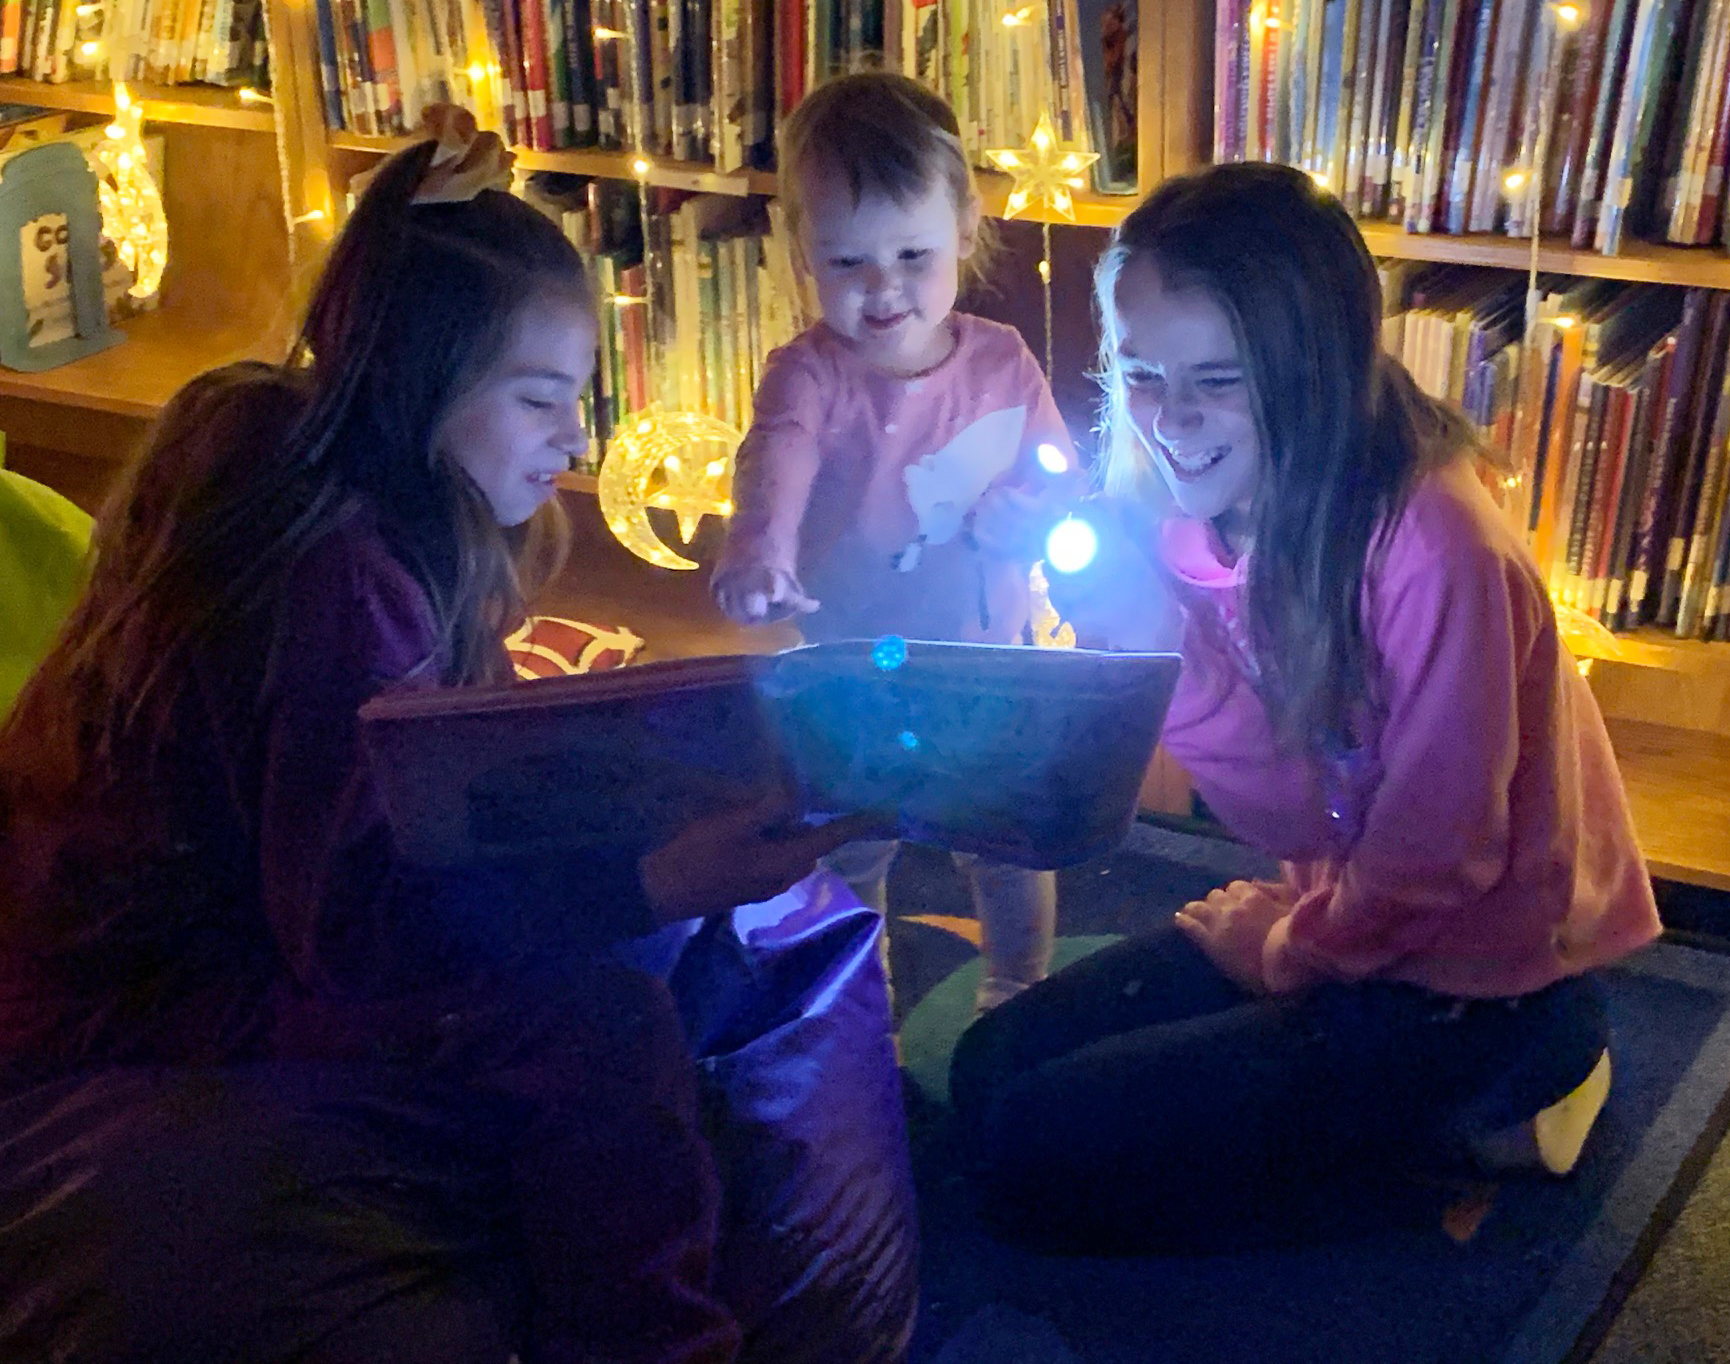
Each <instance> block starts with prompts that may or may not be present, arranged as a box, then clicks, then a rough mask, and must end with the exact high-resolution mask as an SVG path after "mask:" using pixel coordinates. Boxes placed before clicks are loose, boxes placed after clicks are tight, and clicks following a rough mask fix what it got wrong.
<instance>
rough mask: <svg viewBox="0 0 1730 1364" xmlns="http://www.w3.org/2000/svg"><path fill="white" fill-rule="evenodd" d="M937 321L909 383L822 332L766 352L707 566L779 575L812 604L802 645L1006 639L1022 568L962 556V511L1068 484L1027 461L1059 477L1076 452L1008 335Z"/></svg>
mask: <svg viewBox="0 0 1730 1364" xmlns="http://www.w3.org/2000/svg"><path fill="white" fill-rule="evenodd" d="M949 320H950V323H951V325H952V326H953V327H954V329H955V338H956V344H955V349H954V350H953V351H952V352H951V353H950V355H949V357H948V358H947V359H946V360H944V361H943V362H942V363H941V364H939V365H937V366H936V367H935V368H933V369H930V370H927V371H926V372H925V373H923V374H920V375H915V376H912V377H907V378H902V377H900V376H897V375H892V374H885V373H883V372H881V371H879V370H876V369H874V368H872V367H871V366H870V365H868V364H866V363H864V362H863V361H862V360H861V359H860V358H859V356H858V355H857V354H856V353H855V352H854V350H853V349H852V348H851V347H850V346H849V345H848V344H847V342H846V341H845V340H844V339H843V338H842V337H840V336H838V335H836V334H835V333H834V332H833V331H831V330H830V329H829V328H828V327H826V326H824V325H823V324H822V323H818V324H817V325H816V326H814V327H810V328H808V329H807V330H806V331H804V332H802V333H801V334H800V335H799V336H797V337H795V338H794V339H793V340H792V341H790V342H788V343H787V344H786V345H785V346H782V347H780V348H779V349H777V350H776V351H775V352H774V353H773V354H772V355H771V356H770V357H769V363H768V366H767V369H766V370H765V372H764V375H763V380H762V382H761V384H760V385H759V386H758V389H757V395H756V399H755V403H754V409H755V417H754V419H753V421H752V423H751V429H750V431H749V432H748V433H747V434H746V436H745V440H744V443H743V444H742V445H741V446H740V447H739V455H738V462H737V472H736V474H735V476H734V482H733V502H734V511H733V515H732V517H731V519H730V520H729V523H728V530H727V546H726V549H725V550H724V551H723V552H722V555H721V561H720V564H719V565H718V571H726V570H727V569H729V568H731V567H733V566H736V565H740V564H743V563H749V562H757V563H762V564H766V565H768V566H770V567H773V568H779V569H782V570H784V571H786V572H788V573H791V574H792V575H793V576H794V577H796V578H797V579H798V580H799V581H800V583H801V584H802V586H803V587H804V589H805V591H806V592H807V593H808V594H809V595H810V596H812V597H815V598H816V599H817V600H818V601H819V602H821V603H822V609H821V610H819V611H818V612H816V614H814V615H812V616H807V617H805V618H804V619H802V620H801V621H800V626H801V628H802V629H803V631H804V633H805V635H806V637H807V638H808V639H811V640H829V639H845V638H873V637H875V636H877V635H881V634H891V633H893V634H901V635H906V636H907V637H909V638H913V639H943V640H970V641H980V642H986V643H1000V644H1001V643H1012V642H1014V641H1015V640H1017V639H1018V638H1019V637H1020V634H1021V629H1022V626H1023V625H1024V624H1025V623H1026V620H1027V610H1028V603H1027V575H1028V568H1029V567H1030V566H1029V565H1028V564H1024V563H1022V564H1018V563H1013V562H1011V561H1009V560H1006V559H995V558H990V557H987V556H984V555H981V554H980V553H979V551H977V550H975V549H973V548H971V547H970V545H969V544H968V543H967V538H966V534H965V527H964V522H965V518H966V516H967V514H968V513H969V512H971V511H972V509H973V506H974V505H975V503H977V501H978V499H979V498H980V496H981V495H982V494H983V493H984V492H985V491H986V490H987V488H989V487H994V486H998V485H1003V484H1012V485H1014V486H1017V487H1022V488H1028V489H1040V488H1047V489H1050V490H1051V492H1052V494H1053V495H1054V496H1056V495H1057V494H1058V493H1059V492H1061V491H1064V490H1068V489H1073V488H1074V487H1076V486H1077V482H1078V480H1077V479H1076V478H1075V477H1074V476H1071V477H1070V478H1061V477H1059V478H1055V479H1054V478H1053V477H1052V476H1051V475H1049V474H1045V473H1043V472H1041V471H1040V468H1039V464H1038V461H1037V457H1036V453H1035V452H1036V451H1037V449H1038V447H1039V446H1040V445H1041V444H1046V443H1049V444H1051V445H1055V446H1057V447H1058V449H1059V450H1060V451H1061V452H1062V453H1063V455H1064V457H1065V459H1067V460H1068V462H1069V466H1070V469H1071V470H1074V469H1075V467H1076V459H1075V450H1074V448H1073V446H1072V445H1071V442H1070V439H1069V432H1068V431H1067V430H1066V429H1065V428H1064V425H1063V419H1062V418H1061V417H1060V416H1059V415H1058V412H1057V406H1056V404H1055V403H1054V402H1053V401H1052V398H1051V389H1050V387H1049V386H1048V385H1047V384H1046V382H1045V376H1044V374H1043V373H1041V372H1040V368H1039V364H1038V362H1037V361H1035V360H1034V358H1033V355H1032V353H1031V352H1029V350H1028V349H1027V345H1026V343H1025V342H1024V341H1022V339H1021V334H1020V333H1019V332H1017V331H1016V330H1015V329H1014V328H1012V327H1006V326H1004V325H1003V324H1001V323H998V322H991V321H988V320H986V319H985V318H981V317H973V316H970V315H968V314H966V313H953V314H951V315H950V319H949ZM921 537H923V539H922V540H921ZM915 542H919V543H917V546H916V548H911V552H909V550H910V547H914V546H915ZM898 562H899V563H900V565H901V567H899V568H898V567H897V563H898ZM982 596H983V598H984V602H983V606H984V609H983V610H982V609H981V597H982Z"/></svg>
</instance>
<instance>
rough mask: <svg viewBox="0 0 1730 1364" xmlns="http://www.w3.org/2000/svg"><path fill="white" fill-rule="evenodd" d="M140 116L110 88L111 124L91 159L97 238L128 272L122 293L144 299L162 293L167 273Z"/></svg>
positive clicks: (164, 220)
mask: <svg viewBox="0 0 1730 1364" xmlns="http://www.w3.org/2000/svg"><path fill="white" fill-rule="evenodd" d="M143 127H144V110H143V108H142V107H141V106H140V105H139V104H138V103H137V102H136V101H134V100H133V98H132V96H131V94H130V92H129V91H128V90H127V89H126V83H125V82H124V81H115V82H114V122H112V123H110V124H109V125H108V127H107V128H106V129H104V131H105V132H106V134H107V136H106V137H104V138H103V139H102V141H101V142H99V143H97V144H96V147H95V150H94V151H93V152H92V153H91V155H92V156H93V157H94V159H95V161H96V163H97V165H98V166H99V167H100V168H101V174H100V175H98V177H97V192H98V194H99V195H100V197H101V204H102V233H103V235H104V236H105V237H107V238H108V240H109V241H111V242H113V243H114V249H115V251H116V252H117V253H118V254H119V256H120V260H121V263H122V264H124V265H125V266H126V268H127V269H128V270H130V271H131V272H132V284H131V287H130V288H128V289H127V291H126V292H127V293H129V294H131V295H132V296H133V297H134V298H149V297H150V296H151V295H152V294H154V293H155V292H156V291H157V290H158V289H159V288H161V287H162V272H163V271H164V270H165V269H167V267H168V215H167V213H165V212H164V211H163V208H162V193H161V191H160V190H158V189H157V187H156V180H155V179H154V177H152V176H151V174H150V161H149V159H148V157H147V156H146V155H145V151H144V138H143V136H142V130H143Z"/></svg>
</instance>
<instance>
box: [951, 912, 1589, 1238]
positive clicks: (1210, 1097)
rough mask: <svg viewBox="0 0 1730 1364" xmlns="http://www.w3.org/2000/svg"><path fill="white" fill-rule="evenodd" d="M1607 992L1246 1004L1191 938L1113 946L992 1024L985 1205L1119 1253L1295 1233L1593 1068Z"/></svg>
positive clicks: (1578, 984) (982, 1142)
mask: <svg viewBox="0 0 1730 1364" xmlns="http://www.w3.org/2000/svg"><path fill="white" fill-rule="evenodd" d="M1606 1039H1607V1024H1606V1021H1605V1016H1604V1010H1603V1003H1602V997H1601V994H1600V991H1599V987H1598V986H1597V984H1596V982H1595V981H1592V980H1589V979H1584V978H1574V979H1569V980H1564V981H1561V982H1558V983H1557V984H1555V985H1552V986H1550V987H1549V988H1547V989H1545V990H1541V991H1538V992H1537V993H1535V994H1532V995H1528V996H1525V997H1523V998H1521V999H1518V1000H1474V1001H1469V1002H1468V1001H1459V1000H1452V999H1446V998H1443V997H1441V996H1437V995H1434V994H1431V993H1429V992H1428V991H1425V990H1421V989H1418V988H1416V987H1414V986H1409V985H1397V984H1390V983H1370V984H1361V985H1330V986H1322V987H1319V988H1316V989H1313V990H1309V991H1306V992H1304V993H1301V994H1296V995H1290V996H1281V997H1276V998H1258V997H1255V996H1251V995H1249V994H1246V993H1245V992H1244V991H1242V990H1240V989H1239V988H1238V987H1236V986H1235V985H1233V984H1232V983H1231V982H1230V981H1229V980H1227V979H1226V978H1225V977H1224V976H1222V975H1221V974H1220V973H1219V971H1218V970H1216V969H1215V968H1214V966H1213V965H1212V963H1211V962H1209V961H1208V960H1207V958H1206V957H1205V956H1204V955H1203V954H1202V953H1201V951H1200V950H1199V949H1198V948H1197V947H1195V945H1194V944H1193V943H1191V942H1190V941H1189V940H1188V939H1187V938H1185V937H1184V936H1183V935H1182V934H1181V933H1180V932H1178V931H1177V930H1176V929H1175V928H1171V927H1168V928H1163V929H1161V930H1160V931H1158V932H1155V933H1151V934H1148V935H1146V936H1143V937H1136V938H1131V939H1129V940H1127V941H1124V942H1121V943H1118V944H1116V945H1114V946H1112V947H1108V948H1106V949H1104V950H1103V951H1100V952H1097V953H1095V954H1094V955H1092V956H1090V957H1087V958H1085V959H1084V960H1082V961H1079V962H1077V963H1076V964H1075V965H1073V966H1071V967H1069V968H1068V969H1066V970H1064V971H1060V972H1059V973H1058V974H1056V975H1055V976H1052V977H1051V978H1050V979H1049V980H1046V981H1044V982H1042V983H1041V984H1039V985H1036V986H1034V987H1033V988H1032V989H1030V990H1028V991H1026V992H1025V993H1023V994H1021V995H1018V996H1017V997H1015V998H1014V999H1011V1000H1010V1001H1009V1002H1008V1003H1006V1004H1004V1005H1002V1006H1001V1007H999V1008H998V1009H996V1010H994V1011H993V1012H991V1013H989V1014H987V1015H985V1017H984V1018H982V1019H981V1020H980V1021H979V1022H978V1023H976V1024H974V1026H973V1027H972V1028H971V1029H970V1030H969V1031H968V1032H967V1033H966V1035H964V1036H963V1037H962V1039H961V1042H960V1044H959V1045H958V1046H957V1048H956V1052H955V1059H954V1063H953V1067H952V1070H951V1075H950V1085H951V1092H952V1094H953V1097H954V1102H955V1106H956V1110H957V1113H958V1116H959V1118H960V1121H961V1125H962V1132H963V1134H964V1139H965V1141H966V1142H967V1144H968V1154H969V1157H970V1160H971V1164H972V1167H973V1168H974V1170H975V1171H976V1173H977V1174H978V1177H979V1181H980V1186H981V1190H982V1194H983V1196H984V1199H985V1208H986V1211H987V1212H988V1214H989V1215H991V1217H992V1218H993V1220H995V1221H997V1222H998V1223H999V1224H1000V1225H1001V1226H1003V1227H1004V1228H1005V1229H1006V1230H1008V1231H1010V1232H1011V1233H1016V1234H1021V1235H1025V1236H1031V1237H1036V1238H1039V1239H1045V1240H1053V1241H1056V1242H1059V1243H1065V1244H1067V1245H1068V1246H1069V1247H1070V1248H1084V1249H1094V1250H1101V1251H1111V1250H1134V1249H1140V1248H1147V1247H1164V1246H1172V1245H1176V1246H1184V1245H1189V1246H1196V1245H1200V1244H1204V1243H1208V1242H1212V1241H1216V1240H1220V1239H1225V1240H1232V1239H1235V1237H1236V1236H1237V1235H1239V1234H1241V1235H1243V1236H1248V1237H1250V1238H1252V1239H1253V1238H1256V1237H1260V1236H1264V1235H1271V1236H1279V1235H1281V1234H1284V1232H1286V1231H1287V1230H1289V1229H1290V1228H1291V1226H1292V1225H1293V1223H1292V1219H1293V1218H1294V1217H1297V1218H1301V1219H1302V1221H1303V1222H1304V1224H1305V1225H1308V1226H1314V1225H1315V1218H1316V1217H1317V1216H1318V1215H1320V1216H1322V1217H1324V1218H1325V1217H1327V1216H1330V1215H1333V1214H1336V1213H1337V1214H1339V1215H1342V1216H1343V1215H1345V1214H1344V1211H1343V1210H1344V1204H1343V1203H1342V1202H1341V1201H1340V1200H1339V1199H1338V1198H1336V1197H1335V1196H1334V1195H1333V1193H1332V1192H1330V1190H1331V1189H1332V1188H1333V1187H1335V1186H1339V1187H1345V1183H1346V1181H1348V1179H1349V1182H1350V1183H1351V1184H1353V1185H1356V1186H1358V1187H1360V1188H1362V1187H1365V1186H1366V1185H1367V1184H1371V1183H1376V1182H1378V1180H1379V1177H1380V1176H1382V1175H1385V1174H1388V1173H1391V1172H1395V1171H1398V1170H1401V1169H1409V1168H1411V1167H1412V1166H1413V1165H1414V1164H1417V1165H1419V1166H1420V1167H1422V1166H1425V1165H1430V1166H1431V1168H1434V1165H1433V1163H1434V1162H1437V1161H1445V1160H1446V1159H1448V1158H1449V1157H1451V1156H1452V1155H1453V1154H1455V1152H1456V1150H1457V1148H1458V1144H1459V1137H1460V1132H1461V1129H1462V1128H1466V1127H1471V1128H1483V1127H1490V1128H1493V1127H1496V1126H1505V1125H1511V1124H1513V1123H1516V1122H1519V1121H1521V1120H1523V1119H1525V1118H1529V1117H1531V1116H1532V1115H1534V1114H1535V1113H1537V1112H1538V1111H1539V1110H1540V1109H1542V1108H1544V1107H1547V1106H1548V1105H1549V1104H1551V1103H1553V1102H1555V1101H1556V1100H1557V1099H1558V1098H1560V1097H1562V1096H1563V1095H1564V1094H1566V1093H1568V1092H1569V1091H1570V1090H1571V1089H1573V1088H1574V1087H1575V1086H1576V1085H1578V1084H1579V1083H1580V1082H1581V1081H1582V1080H1584V1079H1585V1077H1586V1075H1587V1074H1588V1073H1589V1072H1590V1071H1591V1069H1592V1066H1593V1065H1594V1063H1595V1062H1596V1060H1597V1058H1598V1055H1599V1053H1600V1052H1601V1051H1602V1049H1603V1047H1604V1046H1605V1044H1606Z"/></svg>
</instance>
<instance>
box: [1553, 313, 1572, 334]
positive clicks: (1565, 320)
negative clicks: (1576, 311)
mask: <svg viewBox="0 0 1730 1364" xmlns="http://www.w3.org/2000/svg"><path fill="white" fill-rule="evenodd" d="M1555 321H1556V326H1557V327H1559V328H1560V329H1561V330H1563V331H1567V330H1568V328H1569V327H1571V326H1573V325H1574V319H1573V318H1571V317H1569V316H1568V315H1567V314H1566V313H1563V314H1562V315H1561V316H1560V317H1558V318H1556V319H1555Z"/></svg>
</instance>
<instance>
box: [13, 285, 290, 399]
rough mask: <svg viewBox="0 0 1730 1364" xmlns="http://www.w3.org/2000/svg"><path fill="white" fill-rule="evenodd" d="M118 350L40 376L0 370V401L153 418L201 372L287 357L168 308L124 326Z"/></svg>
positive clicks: (244, 331)
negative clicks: (183, 386) (42, 404)
mask: <svg viewBox="0 0 1730 1364" xmlns="http://www.w3.org/2000/svg"><path fill="white" fill-rule="evenodd" d="M121 330H122V331H124V332H125V333H126V340H125V341H123V342H121V343H120V344H119V345H118V346H110V347H109V348H108V349H107V350H104V351H98V352H97V353H96V354H95V355H87V356H85V357H84V358H83V359H82V360H77V361H74V362H73V363H72V364H70V365H62V366H61V367H60V368H59V369H50V370H44V371H43V372H41V373H39V374H23V373H20V372H18V371H16V370H10V369H0V398H15V399H20V400H25V401H32V402H40V403H52V404H54V405H56V406H58V407H61V408H67V409H72V410H75V411H89V412H105V413H110V414H112V415H115V416H120V417H137V418H140V419H144V420H148V419H150V418H152V417H154V416H155V415H156V414H157V413H158V412H159V411H161V410H162V405H163V404H164V403H165V402H167V401H168V399H169V398H170V397H171V396H172V395H173V394H174V392H175V390H176V389H178V388H179V387H180V386H181V385H182V384H184V383H185V382H186V381H187V380H188V379H190V378H192V377H193V376H194V375H196V374H202V373H203V372H204V371H205V370H207V369H214V368H216V367H217V366H218V365H225V364H228V363H230V362H231V361H234V360H247V359H266V358H269V359H280V358H281V354H282V338H281V337H280V336H271V335H269V334H267V333H261V332H260V331H258V330H257V329H256V328H253V327H248V326H237V327H233V328H224V327H222V326H221V325H220V324H213V321H212V319H210V318H209V317H207V316H204V315H202V314H189V313H182V312H176V311H174V310H165V311H162V312H156V313H145V314H144V315H143V316H141V317H137V318H134V319H132V320H131V321H130V322H126V323H124V324H122V327H121Z"/></svg>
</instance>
